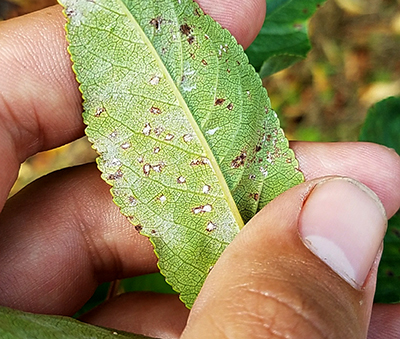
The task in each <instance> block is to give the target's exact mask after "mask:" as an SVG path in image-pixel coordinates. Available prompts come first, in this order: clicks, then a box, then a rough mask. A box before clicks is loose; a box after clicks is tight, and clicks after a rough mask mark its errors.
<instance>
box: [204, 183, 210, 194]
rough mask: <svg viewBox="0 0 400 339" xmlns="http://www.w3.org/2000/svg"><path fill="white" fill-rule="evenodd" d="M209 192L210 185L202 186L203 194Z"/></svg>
mask: <svg viewBox="0 0 400 339" xmlns="http://www.w3.org/2000/svg"><path fill="white" fill-rule="evenodd" d="M210 191H211V186H210V185H204V186H203V193H204V194H208V193H210Z"/></svg>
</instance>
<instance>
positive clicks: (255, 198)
mask: <svg viewBox="0 0 400 339" xmlns="http://www.w3.org/2000/svg"><path fill="white" fill-rule="evenodd" d="M250 198H253V199H254V200H255V201H258V199H259V198H260V195H259V194H258V193H250Z"/></svg>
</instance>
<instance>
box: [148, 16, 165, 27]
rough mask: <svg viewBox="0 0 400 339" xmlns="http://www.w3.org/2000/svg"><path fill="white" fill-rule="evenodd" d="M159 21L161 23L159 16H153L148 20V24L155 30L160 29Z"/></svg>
mask: <svg viewBox="0 0 400 339" xmlns="http://www.w3.org/2000/svg"><path fill="white" fill-rule="evenodd" d="M161 23H162V18H161V17H160V16H158V17H156V18H153V19H151V20H150V21H149V24H150V25H152V26H153V27H154V29H155V30H156V31H159V30H160V27H161Z"/></svg>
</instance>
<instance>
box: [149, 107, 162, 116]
mask: <svg viewBox="0 0 400 339" xmlns="http://www.w3.org/2000/svg"><path fill="white" fill-rule="evenodd" d="M150 113H152V114H155V115H159V114H161V109H159V108H158V107H155V106H151V108H150Z"/></svg>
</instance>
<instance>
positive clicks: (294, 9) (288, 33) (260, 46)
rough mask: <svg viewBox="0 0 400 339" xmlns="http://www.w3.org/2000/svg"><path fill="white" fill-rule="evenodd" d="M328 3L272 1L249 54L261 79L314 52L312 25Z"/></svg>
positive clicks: (269, 2) (307, 0) (268, 5)
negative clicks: (312, 47) (315, 15)
mask: <svg viewBox="0 0 400 339" xmlns="http://www.w3.org/2000/svg"><path fill="white" fill-rule="evenodd" d="M325 1H326V0H268V1H267V15H266V17H265V21H264V25H263V27H262V28H261V31H260V33H259V34H258V36H257V37H256V39H255V40H254V42H253V43H252V44H251V46H250V47H249V48H248V49H247V50H246V54H247V55H248V57H249V60H250V63H251V64H252V65H253V66H254V67H255V69H256V70H257V71H259V73H260V76H261V78H264V77H267V76H269V75H272V74H274V73H276V72H278V71H281V70H283V69H285V68H287V67H289V66H291V65H293V64H294V63H296V62H298V61H300V60H302V59H304V58H305V57H306V56H307V53H308V52H309V50H310V49H311V44H310V40H309V39H308V23H309V21H310V18H311V17H312V15H313V14H314V13H315V11H316V10H317V8H319V7H320V6H321V5H322V4H324V3H325Z"/></svg>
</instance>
